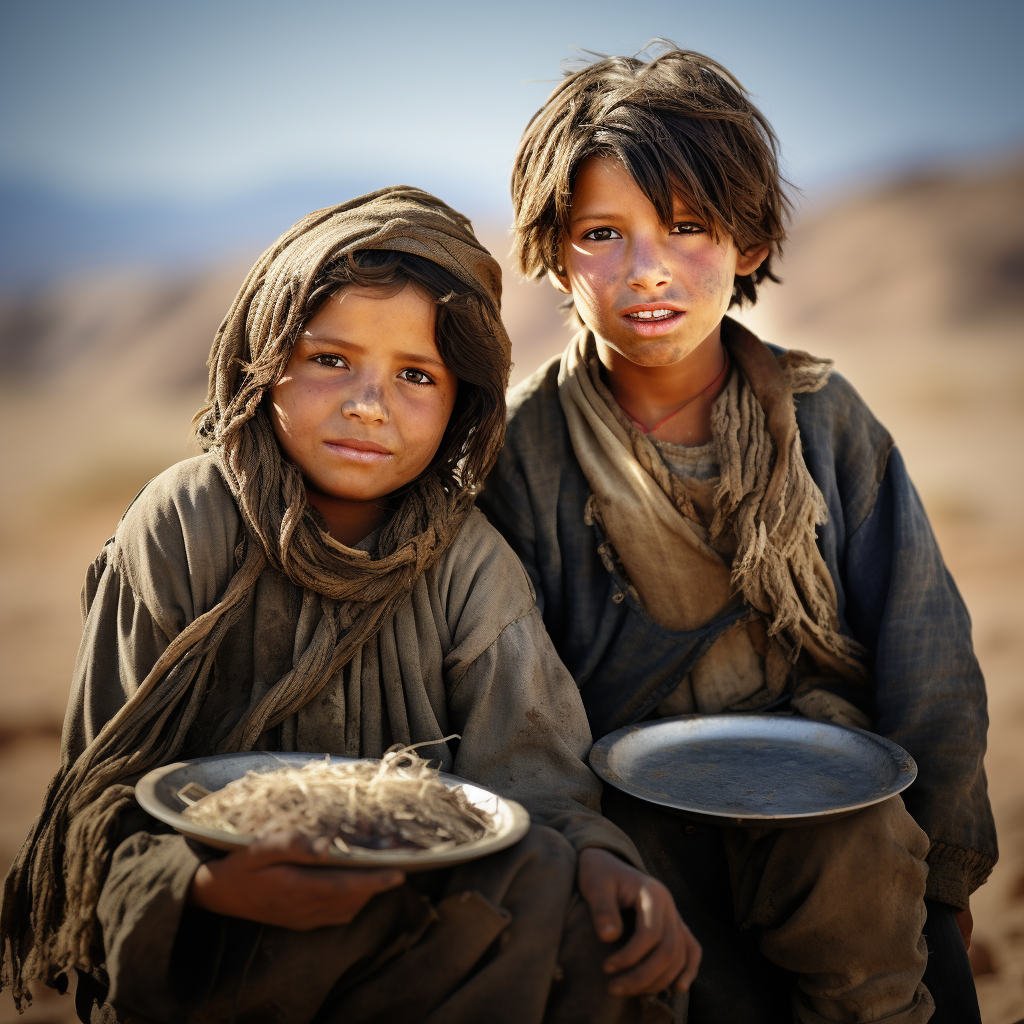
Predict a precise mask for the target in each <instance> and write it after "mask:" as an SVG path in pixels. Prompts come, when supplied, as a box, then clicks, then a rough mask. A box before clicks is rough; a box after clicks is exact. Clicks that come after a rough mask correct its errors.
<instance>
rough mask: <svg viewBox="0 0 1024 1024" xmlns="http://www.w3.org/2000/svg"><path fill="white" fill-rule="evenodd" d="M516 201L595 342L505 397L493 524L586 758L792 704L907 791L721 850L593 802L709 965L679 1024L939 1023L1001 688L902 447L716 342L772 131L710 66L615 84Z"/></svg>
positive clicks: (666, 59) (756, 354)
mask: <svg viewBox="0 0 1024 1024" xmlns="http://www.w3.org/2000/svg"><path fill="white" fill-rule="evenodd" d="M512 195H513V204H514V208H515V217H516V221H515V232H516V235H515V251H516V253H517V256H518V259H519V264H520V268H521V270H522V271H523V273H525V274H526V275H527V276H530V277H539V276H540V275H542V274H545V273H546V274H547V276H548V277H549V279H550V280H551V281H552V283H553V284H554V285H555V287H556V288H558V289H560V290H561V291H563V292H565V293H566V294H567V295H569V296H571V299H572V303H573V306H574V308H575V312H576V315H577V318H578V322H579V323H580V326H581V328H582V329H581V331H580V333H579V334H578V335H577V336H576V338H575V339H574V340H573V341H572V343H571V344H570V345H569V348H568V349H567V350H566V352H565V354H564V355H563V356H562V357H561V359H559V360H554V361H552V362H551V363H549V364H547V365H546V366H544V367H542V368H541V369H540V370H538V371H537V373H536V374H534V376H533V377H532V378H530V379H529V380H527V381H525V382H524V383H523V384H521V385H520V386H519V387H518V388H517V389H516V390H515V391H514V392H513V393H512V394H511V396H510V399H509V430H508V435H507V440H506V446H505V449H504V451H503V452H502V454H501V456H500V458H499V461H498V463H497V466H496V468H495V470H494V472H493V473H492V474H491V476H490V477H489V479H488V481H487V485H486V489H485V491H484V493H483V495H482V496H481V507H482V508H483V509H484V511H485V512H486V514H487V515H488V517H489V518H490V520H491V521H492V522H493V523H494V524H495V525H496V526H497V527H498V528H499V529H500V530H501V531H502V533H503V534H504V535H505V537H506V538H507V539H508V541H509V543H510V544H511V545H512V547H513V549H514V550H515V551H516V552H517V554H519V556H520V557H521V559H522V560H523V563H524V565H525V567H526V570H527V572H528V573H529V575H530V578H531V580H532V581H533V584H534V587H535V589H536V592H537V601H538V605H539V607H540V609H541V611H542V613H543V616H544V622H545V624H546V626H547V629H548V632H549V633H550V635H551V637H552V639H553V640H554V644H555V648H556V650H557V651H558V653H559V655H560V656H561V657H562V660H563V661H564V662H565V664H566V666H567V667H568V668H569V670H570V671H571V672H572V674H573V676H574V677H575V679H576V682H577V684H578V685H579V687H580V690H581V693H582V696H583V703H584V706H585V707H586V709H587V714H588V717H589V719H590V724H591V729H592V732H593V734H594V736H595V737H599V736H601V735H603V734H605V733H608V732H610V731H612V730H614V729H616V728H619V727H621V726H624V725H627V724H629V723H631V722H636V721H639V720H641V719H645V718H649V717H651V716H654V715H675V714H687V713H695V712H696V713H717V712H723V711H746V710H751V711H753V710H762V711H763V710H769V709H776V708H781V707H783V706H789V707H791V708H792V709H794V710H795V711H797V712H799V713H800V714H803V715H807V716H809V717H812V718H819V719H823V720H827V721H832V722H838V723H845V724H848V725H855V726H861V727H866V728H873V729H875V730H876V731H877V732H879V733H881V734H882V735H885V736H889V737H891V738H893V739H894V740H896V741H897V742H899V743H900V744H902V745H903V746H904V747H905V748H906V749H907V750H908V751H909V752H910V753H911V754H912V755H913V756H914V758H915V759H916V761H917V764H918V767H919V769H920V775H919V778H918V780H917V782H916V783H915V785H914V786H913V787H912V788H911V789H910V790H909V791H908V792H907V794H906V809H905V808H904V804H903V801H901V800H900V799H899V798H893V799H892V800H889V801H886V802H884V803H882V804H879V805H876V806H875V807H873V808H869V809H867V810H865V811H862V812H860V813H858V814H855V815H852V816H850V817H847V818H845V819H843V820H841V821H839V822H835V823H832V824H829V825H823V826H819V827H816V828H795V829H785V830H775V831H772V830H749V831H746V830H733V829H722V830H717V829H711V828H708V827H705V826H703V825H696V824H693V823H689V824H688V823H687V822H686V821H685V820H684V819H680V818H673V817H672V816H671V815H669V814H668V813H666V812H662V811H660V810H658V809H657V808H655V807H653V806H650V805H646V804H643V803H641V802H639V801H636V800H632V799H631V798H628V797H626V796H624V795H623V794H621V793H618V792H615V791H608V792H606V794H605V802H604V809H605V813H606V814H608V815H609V817H612V818H613V820H616V821H618V823H619V824H622V825H623V827H624V828H625V830H626V831H627V832H628V833H629V834H630V836H631V838H633V839H634V841H635V842H636V843H637V845H638V847H639V848H640V850H641V852H642V854H643V856H644V858H645V861H646V863H647V865H648V868H649V869H650V870H651V871H652V873H653V874H655V875H656V877H660V878H661V879H662V880H663V881H665V882H666V883H667V884H668V885H669V887H670V888H671V889H672V891H673V894H674V896H675V897H676V902H677V905H678V906H679V907H680V909H681V911H682V913H683V917H684V920H686V921H687V923H688V924H689V925H690V926H691V927H692V928H693V929H694V932H695V934H696V935H697V937H698V939H699V940H700V941H701V942H702V943H703V945H704V950H705V953H704V960H703V963H702V967H701V973H700V976H699V977H698V979H697V982H696V984H695V986H694V988H693V990H692V993H691V1000H690V1013H691V1021H694V1022H696V1021H706V1020H715V1021H717V1020H743V1021H755V1020H764V1019H775V1018H772V1017H770V1016H768V1014H769V1013H770V1011H769V1010H768V1009H766V1007H768V1006H771V1005H772V999H773V998H774V997H773V996H772V995H771V992H772V991H773V990H774V991H776V992H778V991H782V992H784V993H788V991H789V989H790V987H791V984H792V983H793V982H794V981H795V988H794V989H793V996H792V999H793V1002H792V1006H793V1010H792V1012H793V1013H794V1014H795V1018H796V1019H798V1020H801V1021H825V1020H850V1021H853V1020H858V1021H860V1020H865V1021H866V1020H871V1021H875V1020H886V1021H900V1022H917V1021H924V1020H926V1019H928V1018H929V1016H930V1015H931V1013H932V998H931V996H930V995H929V993H928V991H927V986H926V985H924V984H922V983H921V979H922V975H923V973H924V971H925V966H926V958H927V947H926V943H925V940H924V939H923V938H922V925H923V924H924V922H925V913H926V908H925V904H924V902H923V897H924V896H925V895H926V894H927V896H928V897H929V899H930V901H935V902H930V903H929V907H930V909H931V911H932V914H933V918H932V921H931V922H930V924H929V930H928V934H929V935H936V934H938V929H939V927H940V923H941V921H943V920H945V922H946V925H945V927H947V929H948V928H949V927H952V926H953V920H952V915H953V911H954V910H955V911H959V912H961V921H962V923H963V926H964V928H965V929H966V928H968V920H967V919H968V914H967V907H968V897H969V895H970V893H971V892H972V891H973V890H974V889H975V888H977V886H979V885H980V884H981V883H982V882H983V881H984V880H985V878H986V877H987V875H988V873H989V871H990V870H991V867H992V864H993V862H994V860H995V856H996V845H995V836H994V830H993V823H992V817H991V813H990V810H989V806H988V800H987V797H986V790H985V777H984V773H983V770H982V767H981V762H982V755H983V753H984V749H985V742H984V736H985V728H986V724H987V718H986V712H985V695H984V685H983V681H982V678H981V675H980V672H979V669H978V665H977V662H976V661H975V658H974V655H973V653H972V650H971V641H970V623H969V620H968V617H967V613H966V611H965V609H964V606H963V603H962V601H961V599H960V597H959V595H958V593H957V591H956V588H955V587H954V585H953V582H952V580H951V579H950V577H949V575H948V573H947V572H946V569H945V567H944V566H943V563H942V560H941V557H940V555H939V552H938V549H937V547H936V544H935V541H934V539H933V537H932V534H931V531H930V529H929V526H928V522H927V519H926V517H925V514H924V512H923V510H922V508H921V505H920V502H919V500H918V498H917V495H916V494H915V492H914V489H913V487H912V485H911V483H910V481H909V479H908V478H907V474H906V471H905V469H904V466H903V462H902V460H901V458H900V455H899V452H898V451H897V450H896V449H895V448H893V446H892V440H891V439H890V437H889V435H888V434H887V433H886V431H885V429H884V428H883V427H882V426H881V425H880V424H879V423H878V422H877V421H876V420H875V419H874V418H873V417H872V415H871V413H870V412H869V411H868V410H867V408H866V407H865V406H864V404H863V403H862V402H861V400H860V399H859V398H858V396H857V395H856V393H855V392H854V391H853V389H852V388H851V387H850V386H849V385H848V384H847V383H846V382H845V381H844V380H843V379H842V378H840V377H838V376H836V375H830V370H831V363H830V362H829V361H828V360H822V359H816V358H814V357H813V356H809V355H807V354H805V353H801V352H786V351H785V350H782V349H776V348H769V347H767V346H766V345H764V344H763V343H762V342H760V341H759V340H758V339H757V338H755V337H754V336H753V335H752V334H751V333H750V332H749V331H747V330H746V329H744V328H743V327H742V326H741V325H740V324H738V323H736V322H735V321H733V320H731V319H729V318H728V317H726V316H725V313H726V311H727V310H728V309H729V308H730V307H731V306H733V305H738V304H740V303H742V302H743V301H744V300H746V301H750V302H753V301H755V299H756V297H757V288H758V286H759V285H760V284H761V283H762V282H763V281H764V280H765V279H766V278H767V279H771V280H777V279H776V278H775V277H774V275H773V273H772V270H771V266H772V260H773V259H774V258H775V257H777V256H778V254H779V252H780V248H781V244H782V241H783V237H784V228H783V221H784V214H785V212H786V209H785V208H786V201H785V199H784V196H783V193H782V189H781V184H780V179H779V174H778V168H777V163H776V141H775V138H774V136H773V134H772V132H771V128H770V127H769V125H768V123H767V122H766V120H765V119H764V117H763V116H762V115H761V113H760V112H759V111H758V110H757V109H756V108H755V107H754V106H753V105H752V104H751V102H750V100H749V99H748V97H747V96H746V94H745V93H744V92H743V90H742V87H741V86H740V85H739V84H738V83H737V82H736V81H735V79H733V78H732V77H731V76H730V75H729V73H728V72H727V71H725V70H724V69H723V68H722V67H720V66H719V65H718V64H716V63H715V62H714V61H711V60H709V59H708V58H706V57H702V56H701V55H699V54H696V53H692V52H686V51H679V50H671V49H669V50H667V52H663V53H662V54H661V55H660V56H658V57H656V58H655V59H652V60H650V61H649V62H646V61H643V60H640V59H635V58H634V59H625V58H606V59H602V60H599V61H597V62H596V63H594V64H592V65H590V66H589V67H585V68H583V69H582V70H579V71H577V72H576V73H573V74H569V75H568V76H567V78H566V79H565V80H564V81H563V82H562V84H561V85H560V86H559V87H558V88H557V89H556V90H555V91H554V92H553V93H552V95H551V97H550V98H549V99H548V101H547V103H546V104H545V106H544V107H543V108H542V109H541V110H540V111H539V112H538V113H537V114H536V115H535V116H534V118H533V120H532V121H531V122H530V124H529V126H528V127H527V129H526V132H525V133H524V135H523V139H522V141H521V143H520V147H519V151H518V154H517V157H516V162H515V168H514V171H513V180H512ZM836 272H837V273H841V268H836ZM908 810H909V812H910V813H909V814H908V813H907V811H908ZM911 815H912V816H913V817H911ZM926 859H927V863H926ZM926 876H927V882H926ZM926 886H927V888H926ZM936 922H938V923H936ZM933 923H934V927H933ZM737 924H738V925H739V931H737V929H736V925H737ZM752 942H756V943H757V944H758V947H759V950H760V953H762V954H763V956H764V957H765V958H767V961H768V962H770V963H766V962H765V960H764V959H762V958H761V957H760V956H757V955H753V956H752V955H751V949H750V946H751V943H752ZM954 952H955V950H954ZM956 955H957V957H958V960H957V967H958V969H959V970H961V971H965V970H966V957H965V955H964V950H963V948H961V949H960V950H959V953H958V954H956ZM777 968H784V969H785V971H786V972H787V973H785V974H783V973H781V972H780V971H779V970H778V969H777ZM966 977H967V981H966V983H965V989H964V991H965V993H967V992H969V990H970V989H971V988H972V986H971V982H970V976H969V971H967V975H966ZM939 980H940V981H941V979H939ZM928 981H929V984H932V978H931V976H929V979H928ZM784 998H785V1000H788V998H789V997H788V995H785V996H784ZM965 998H967V996H966V995H965ZM777 1002H778V1000H776V1003H777ZM974 1007H975V1008H974V1009H973V1010H971V1009H967V1010H964V1011H963V1013H964V1014H965V1015H964V1016H960V1017H957V1018H956V1019H957V1020H968V1019H971V1018H970V1017H969V1016H966V1014H970V1013H973V1014H975V1015H976V1013H977V1011H976V1003H975V1004H974ZM776 1012H779V1011H776ZM787 1012H788V1011H787ZM949 1019H954V1018H953V1017H950V1018H949Z"/></svg>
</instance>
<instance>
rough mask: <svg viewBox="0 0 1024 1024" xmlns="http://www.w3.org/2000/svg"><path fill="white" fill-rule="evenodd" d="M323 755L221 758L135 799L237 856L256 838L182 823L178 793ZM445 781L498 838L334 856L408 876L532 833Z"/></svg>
mask: <svg viewBox="0 0 1024 1024" xmlns="http://www.w3.org/2000/svg"><path fill="white" fill-rule="evenodd" d="M324 756H325V755H323V754H302V753H287V754H280V753H271V752H268V751H255V750H254V751H249V752H248V753H244V754H215V755H213V756H212V757H197V758H193V759H192V760H190V761H178V762H177V763H175V764H168V765H164V767H163V768H154V769H153V771H151V772H148V773H147V774H146V775H144V776H143V777H142V778H141V779H139V781H138V782H137V783H136V784H135V798H136V800H138V802H139V804H140V806H141V807H142V808H143V810H145V811H147V812H148V813H149V814H152V815H153V817H154V818H158V819H159V820H160V821H163V822H166V823H167V824H168V825H171V826H172V827H173V828H176V829H177V830H178V831H179V832H181V833H182V835H186V836H188V837H189V838H190V839H196V840H198V841H199V842H201V843H205V844H206V845H207V846H214V847H216V848H217V849H220V850H233V849H236V848H237V847H239V846H248V845H249V844H250V843H251V842H252V841H253V838H254V837H253V836H239V835H234V834H233V833H231V832H222V831H221V830H220V829H213V828H205V827H204V826H201V825H196V824H194V823H193V822H191V821H188V820H187V819H186V818H183V817H182V814H181V812H182V811H183V810H184V809H185V807H186V806H187V805H186V803H185V801H184V800H182V799H181V798H180V797H179V796H178V793H179V791H180V790H182V789H183V788H184V787H185V786H187V785H188V784H189V783H190V782H194V783H197V784H198V785H200V786H202V787H204V788H205V789H208V790H211V791H213V790H217V789H221V788H223V787H224V786H226V785H227V784H228V783H229V782H234V780H235V779H240V778H241V777H242V776H243V775H245V773H246V772H249V771H254V772H270V771H273V770H274V769H275V768H282V767H286V766H292V767H299V766H301V765H303V764H307V763H308V762H309V761H322V760H323V758H324ZM351 760H354V759H353V758H347V757H333V756H332V757H331V761H351ZM440 777H441V781H442V782H443V783H444V784H445V785H446V786H449V787H451V788H453V789H454V788H456V787H461V788H462V791H463V792H464V793H465V794H466V798H467V799H468V800H469V801H470V803H472V804H474V805H475V806H476V807H479V808H480V809H481V810H484V811H487V812H488V813H489V814H492V815H493V816H494V818H495V821H496V823H497V826H498V830H497V832H496V833H495V834H494V835H490V836H486V837H485V838H483V839H478V840H476V841H475V842H472V843H465V844H464V845H462V846H456V847H453V848H451V849H447V850H440V851H432V850H356V849H353V850H352V852H351V853H348V854H345V853H342V852H341V851H340V850H337V849H332V850H331V856H332V857H333V858H334V859H335V860H337V861H338V863H339V865H342V864H343V865H345V866H346V867H367V868H383V867H388V868H401V869H402V870H403V871H428V870H431V869H434V868H450V867H455V866H456V865H457V864H464V863H466V862H467V861H470V860H476V859H477V858H478V857H486V856H487V854H489V853H497V852H498V850H504V849H505V848H506V847H508V846H511V845H512V844H513V843H518V842H519V840H520V839H522V838H523V836H524V835H526V832H527V830H528V829H529V827H530V816H529V814H527V812H526V809H525V808H524V807H523V806H522V805H521V804H517V803H516V802H515V801H514V800H505V799H504V798H503V797H500V796H498V794H497V793H492V792H491V791H490V790H489V789H484V788H483V787H482V786H477V785H475V784H474V783H472V782H469V781H468V780H466V779H460V778H459V777H458V776H457V775H448V774H446V773H444V772H442V773H441V776H440Z"/></svg>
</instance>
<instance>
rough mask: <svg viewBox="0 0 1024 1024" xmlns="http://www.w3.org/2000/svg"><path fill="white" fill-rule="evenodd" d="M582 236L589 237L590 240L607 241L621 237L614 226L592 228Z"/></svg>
mask: <svg viewBox="0 0 1024 1024" xmlns="http://www.w3.org/2000/svg"><path fill="white" fill-rule="evenodd" d="M583 237H584V238H589V239H590V240H591V241H592V242H608V241H611V239H613V238H621V237H622V235H620V234H619V233H618V231H616V230H615V228H592V229H591V230H590V231H588V232H587V233H586V234H585V235H584V236H583Z"/></svg>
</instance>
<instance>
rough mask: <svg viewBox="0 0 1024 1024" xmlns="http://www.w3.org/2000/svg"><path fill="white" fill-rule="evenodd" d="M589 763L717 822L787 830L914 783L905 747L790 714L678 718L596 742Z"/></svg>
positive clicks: (629, 788) (654, 799)
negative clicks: (788, 827) (785, 828)
mask: <svg viewBox="0 0 1024 1024" xmlns="http://www.w3.org/2000/svg"><path fill="white" fill-rule="evenodd" d="M590 765H591V767H592V768H593V769H594V771H595V772H597V774H598V775H600V776H601V778H602V779H604V780H605V781H606V782H609V783H610V784H611V785H613V786H616V787H617V788H618V789H621V790H623V791H624V792H626V793H631V794H632V795H633V796H636V797H639V798H640V799H641V800H647V801H649V802H650V803H655V804H661V805H662V806H664V807H671V808H674V809H675V810H678V811H682V812H685V813H687V814H689V815H693V816H695V817H699V818H702V819H704V820H710V821H715V822H717V823H718V824H720V825H725V824H731V825H748V826H766V827H770V828H780V827H785V826H787V825H809V824H814V823H815V822H818V821H823V820H826V819H829V818H838V817H842V816H843V815H846V814H851V813H853V812H854V811H857V810H860V809H861V808H862V807H869V806H870V805H871V804H875V803H879V802H880V801H882V800H885V799H887V798H888V797H891V796H893V795H894V794H896V793H900V792H902V791H903V790H904V789H906V788H907V786H909V785H910V784H911V782H913V781H914V779H915V778H916V777H917V765H916V764H915V763H914V759H913V758H912V757H911V756H910V755H909V754H908V753H907V752H906V751H905V750H904V749H903V748H902V747H901V746H899V745H898V744H896V743H893V742H892V741H891V740H887V739H885V738H884V737H882V736H876V735H875V734H874V733H871V732H866V731H865V730H863V729H853V728H848V727H847V726H843V725H833V724H831V723H828V722H814V721H811V720H810V719H807V718H796V717H791V716H787V715H757V714H731V715H680V716H678V717H675V718H662V719H659V720H657V721H651V722H641V723H639V724H637V725H630V726H627V727H626V728H624V729H619V730H617V731H616V732H613V733H609V734H608V735H607V736H605V737H604V738H603V739H600V740H598V742H597V743H595V744H594V749H593V750H592V751H591V752H590Z"/></svg>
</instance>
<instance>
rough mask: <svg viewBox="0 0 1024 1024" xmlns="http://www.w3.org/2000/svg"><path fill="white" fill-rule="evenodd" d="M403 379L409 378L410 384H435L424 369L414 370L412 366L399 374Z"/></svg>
mask: <svg viewBox="0 0 1024 1024" xmlns="http://www.w3.org/2000/svg"><path fill="white" fill-rule="evenodd" d="M398 376H399V377H401V378H402V380H407V381H408V382H409V383H410V384H433V383H434V382H433V380H431V378H430V377H429V376H428V375H427V374H425V373H424V372H423V371H422V370H414V369H412V367H410V368H409V369H407V370H403V371H402V372H401V373H400V374H399V375H398Z"/></svg>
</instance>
